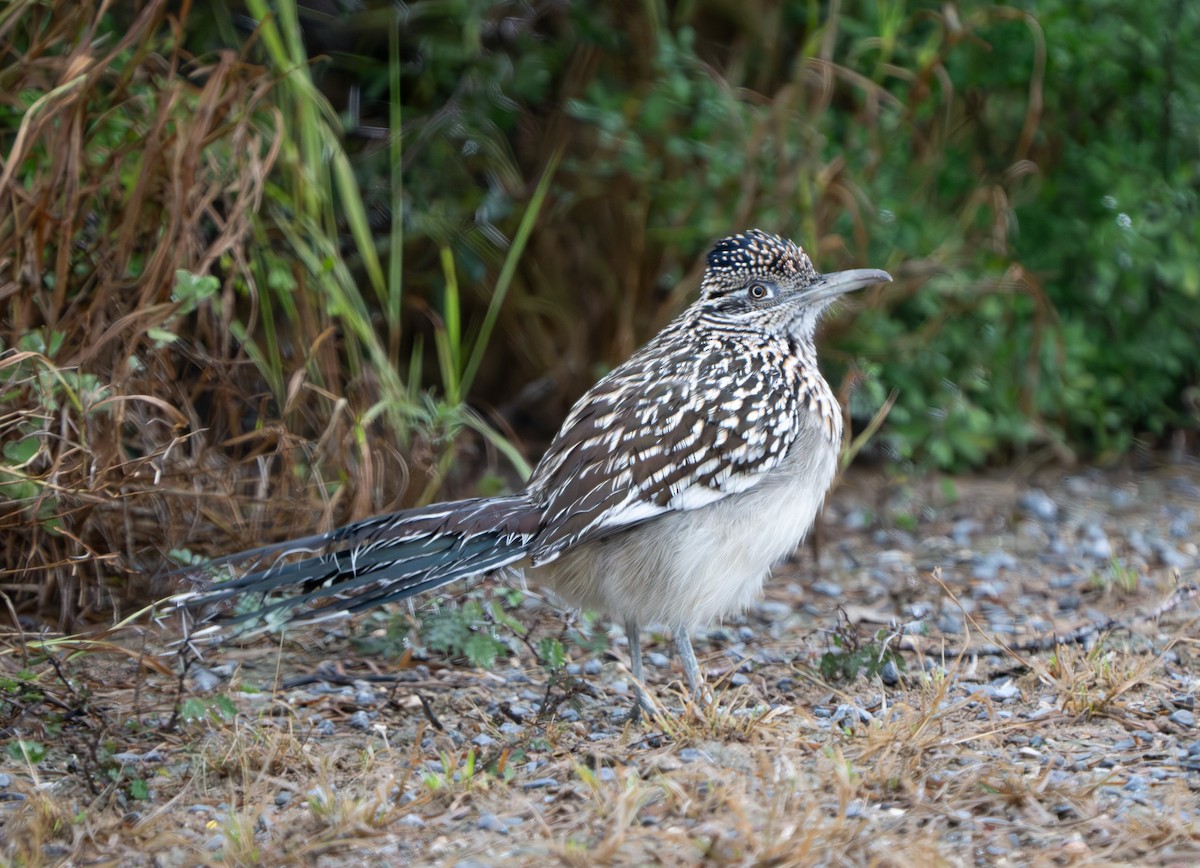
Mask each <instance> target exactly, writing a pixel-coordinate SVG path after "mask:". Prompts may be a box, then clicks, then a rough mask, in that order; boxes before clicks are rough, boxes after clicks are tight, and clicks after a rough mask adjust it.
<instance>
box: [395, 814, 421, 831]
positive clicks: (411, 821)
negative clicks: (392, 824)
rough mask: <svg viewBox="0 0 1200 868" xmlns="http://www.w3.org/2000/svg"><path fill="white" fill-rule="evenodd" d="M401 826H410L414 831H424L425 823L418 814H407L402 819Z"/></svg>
mask: <svg viewBox="0 0 1200 868" xmlns="http://www.w3.org/2000/svg"><path fill="white" fill-rule="evenodd" d="M400 825H402V826H409V827H410V828H413V829H423V828H424V827H425V821H424V820H423V819H422V818H421V817H418V816H417V815H416V814H405V815H404V816H403V817H401V818H400Z"/></svg>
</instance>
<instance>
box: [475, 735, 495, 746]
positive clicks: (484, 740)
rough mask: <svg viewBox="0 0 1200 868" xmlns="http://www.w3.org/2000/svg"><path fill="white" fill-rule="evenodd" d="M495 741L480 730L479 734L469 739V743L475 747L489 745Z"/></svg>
mask: <svg viewBox="0 0 1200 868" xmlns="http://www.w3.org/2000/svg"><path fill="white" fill-rule="evenodd" d="M495 743H496V739H494V738H492V737H491V736H490V735H488V734H487V733H486V732H481V733H479V735H477V736H475V737H474V738H473V739H471V744H473V745H475V746H476V747H491V746H492V745H494V744H495Z"/></svg>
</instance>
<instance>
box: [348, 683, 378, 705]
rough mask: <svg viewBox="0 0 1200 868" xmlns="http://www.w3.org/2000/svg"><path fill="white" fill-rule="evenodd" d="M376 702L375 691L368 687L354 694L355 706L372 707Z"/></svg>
mask: <svg viewBox="0 0 1200 868" xmlns="http://www.w3.org/2000/svg"><path fill="white" fill-rule="evenodd" d="M378 701H379V698H378V697H377V696H376V695H375V691H374V690H372V689H371V688H369V687H363V688H360V689H359V690H358V692H357V693H355V694H354V702H355V703H356V704H357V705H367V706H370V705H374V704H375V703H377V702H378Z"/></svg>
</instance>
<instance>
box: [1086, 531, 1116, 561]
mask: <svg viewBox="0 0 1200 868" xmlns="http://www.w3.org/2000/svg"><path fill="white" fill-rule="evenodd" d="M1079 553H1080V554H1081V555H1083V556H1084V557H1085V558H1095V559H1096V560H1098V561H1106V560H1109V559H1110V558H1111V557H1112V554H1113V550H1112V543H1110V542H1109V541H1108V537H1106V536H1104V535H1103V534H1101V536H1098V537H1091V536H1089V537H1088V538H1087V539H1085V540H1084V541H1083V543H1082V544H1081V545H1080V546H1079Z"/></svg>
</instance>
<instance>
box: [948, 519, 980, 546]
mask: <svg viewBox="0 0 1200 868" xmlns="http://www.w3.org/2000/svg"><path fill="white" fill-rule="evenodd" d="M978 532H979V522H977V521H975V520H974V519H973V518H962V519H959V520H958V521H956V522H954V526H953V527H952V528H951V529H950V536H951V537H952V538H953V539H954V542H955V544H956V545H959V546H962V547H963V548H966V547H967V546H969V545H970V544H971V536H972V535H973V534H976V533H978Z"/></svg>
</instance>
